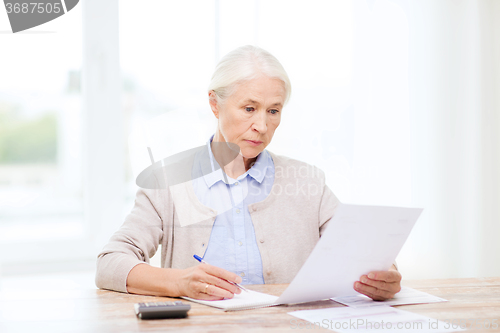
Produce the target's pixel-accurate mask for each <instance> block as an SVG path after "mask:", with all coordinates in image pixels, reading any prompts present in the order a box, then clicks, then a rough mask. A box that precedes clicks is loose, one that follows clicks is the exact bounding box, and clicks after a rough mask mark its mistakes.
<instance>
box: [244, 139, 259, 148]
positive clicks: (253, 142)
mask: <svg viewBox="0 0 500 333" xmlns="http://www.w3.org/2000/svg"><path fill="white" fill-rule="evenodd" d="M245 141H246V142H248V143H249V144H251V145H252V146H254V147H256V146H258V145H260V144H261V143H262V141H253V140H245Z"/></svg>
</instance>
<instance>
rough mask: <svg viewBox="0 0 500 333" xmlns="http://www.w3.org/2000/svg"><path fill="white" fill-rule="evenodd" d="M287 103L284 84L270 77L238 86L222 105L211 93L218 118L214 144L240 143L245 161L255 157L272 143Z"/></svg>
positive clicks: (212, 106)
mask: <svg viewBox="0 0 500 333" xmlns="http://www.w3.org/2000/svg"><path fill="white" fill-rule="evenodd" d="M284 102H285V88H284V84H283V82H282V81H281V80H278V79H272V78H269V77H267V76H261V77H258V78H256V79H253V80H249V81H245V82H243V83H241V84H239V85H238V86H236V89H235V91H234V93H233V94H232V95H231V96H229V97H228V98H226V99H225V100H224V101H222V102H221V103H217V99H216V98H215V93H214V92H213V91H212V92H210V106H211V108H212V112H213V113H214V115H215V117H216V118H217V119H218V124H217V131H216V133H215V136H214V141H216V142H232V143H235V144H237V145H238V146H239V147H240V153H241V155H242V156H243V157H244V158H245V159H250V158H254V157H256V156H257V155H259V153H260V152H262V151H263V150H264V148H266V147H267V145H268V144H269V143H270V142H271V139H272V138H273V135H274V131H275V130H276V128H277V127H278V125H279V124H280V119H281V111H282V109H283V104H284Z"/></svg>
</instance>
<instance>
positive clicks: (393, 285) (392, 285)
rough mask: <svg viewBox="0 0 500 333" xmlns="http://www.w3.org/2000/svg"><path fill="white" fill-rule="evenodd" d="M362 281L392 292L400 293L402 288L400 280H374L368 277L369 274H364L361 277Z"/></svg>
mask: <svg viewBox="0 0 500 333" xmlns="http://www.w3.org/2000/svg"><path fill="white" fill-rule="evenodd" d="M359 281H360V282H362V283H363V284H366V285H369V286H372V287H375V288H377V289H381V290H385V291H388V292H391V293H395V294H396V293H398V292H399V291H400V290H401V285H400V284H399V282H386V281H379V280H372V279H370V278H368V276H366V275H363V276H361V278H360V279H359Z"/></svg>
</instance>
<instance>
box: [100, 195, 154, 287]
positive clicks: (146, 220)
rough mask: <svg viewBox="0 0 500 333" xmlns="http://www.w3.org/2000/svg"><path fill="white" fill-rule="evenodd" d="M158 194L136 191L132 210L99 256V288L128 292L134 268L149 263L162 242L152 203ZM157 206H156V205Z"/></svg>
mask: <svg viewBox="0 0 500 333" xmlns="http://www.w3.org/2000/svg"><path fill="white" fill-rule="evenodd" d="M158 195H159V194H158V190H145V189H139V190H138V191H137V195H136V199H135V204H134V208H133V209H132V211H131V212H130V214H129V215H128V216H127V217H126V219H125V222H124V223H123V225H122V226H121V228H120V229H119V230H118V231H116V232H115V233H114V234H113V236H112V237H111V239H110V240H109V242H108V244H106V245H105V246H104V248H103V250H102V251H101V253H99V255H98V259H97V271H96V278H95V283H96V285H97V287H98V288H102V289H110V290H115V291H121V292H127V277H128V274H129V272H130V271H131V270H132V268H134V267H135V266H136V265H138V264H141V263H149V258H150V257H152V256H153V255H154V254H155V253H156V251H157V249H158V247H159V244H160V243H161V241H162V235H163V227H162V220H161V218H160V213H159V210H158V207H156V206H155V204H154V203H155V202H156V203H159V202H160V201H159V200H154V198H155V197H156V196H158ZM157 205H158V204H157Z"/></svg>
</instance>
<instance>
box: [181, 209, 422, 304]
mask: <svg viewBox="0 0 500 333" xmlns="http://www.w3.org/2000/svg"><path fill="white" fill-rule="evenodd" d="M421 212H422V209H420V208H401V207H382V206H361V205H346V204H342V205H340V206H339V207H338V208H337V211H336V212H335V216H334V217H333V218H332V219H331V221H330V222H329V225H328V228H326V231H325V232H324V233H323V235H322V236H321V238H320V240H319V241H318V243H317V244H316V246H315V247H314V249H313V251H312V252H311V254H310V255H309V257H308V258H307V260H306V262H305V263H304V265H302V268H301V269H300V270H299V272H298V273H297V275H296V276H295V278H294V279H293V281H292V282H291V283H290V285H289V286H288V288H286V289H285V291H284V292H283V294H282V295H281V296H280V297H276V296H271V295H267V294H263V293H259V292H255V291H250V292H245V291H242V292H241V294H239V295H235V296H234V298H232V299H227V300H221V301H200V300H195V299H191V298H186V299H188V300H190V301H194V302H198V303H202V304H205V305H209V306H214V307H217V308H220V309H224V310H225V311H228V310H243V309H251V308H258V307H264V306H272V305H279V304H293V303H304V302H313V301H318V300H322V299H329V298H333V297H339V296H351V295H358V293H357V292H356V291H355V290H354V289H353V285H354V282H355V281H357V280H358V279H359V278H360V277H361V275H363V274H368V273H369V272H372V271H386V270H388V269H389V268H390V267H391V265H392V263H393V262H394V259H396V256H397V255H398V253H399V251H400V250H401V248H402V247H403V244H404V243H405V241H406V239H407V238H408V235H409V234H410V231H411V229H412V228H413V225H414V224H415V222H416V221H417V219H418V217H419V216H420V213H421ZM326 263H328V264H326ZM332 281H334V282H332Z"/></svg>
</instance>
